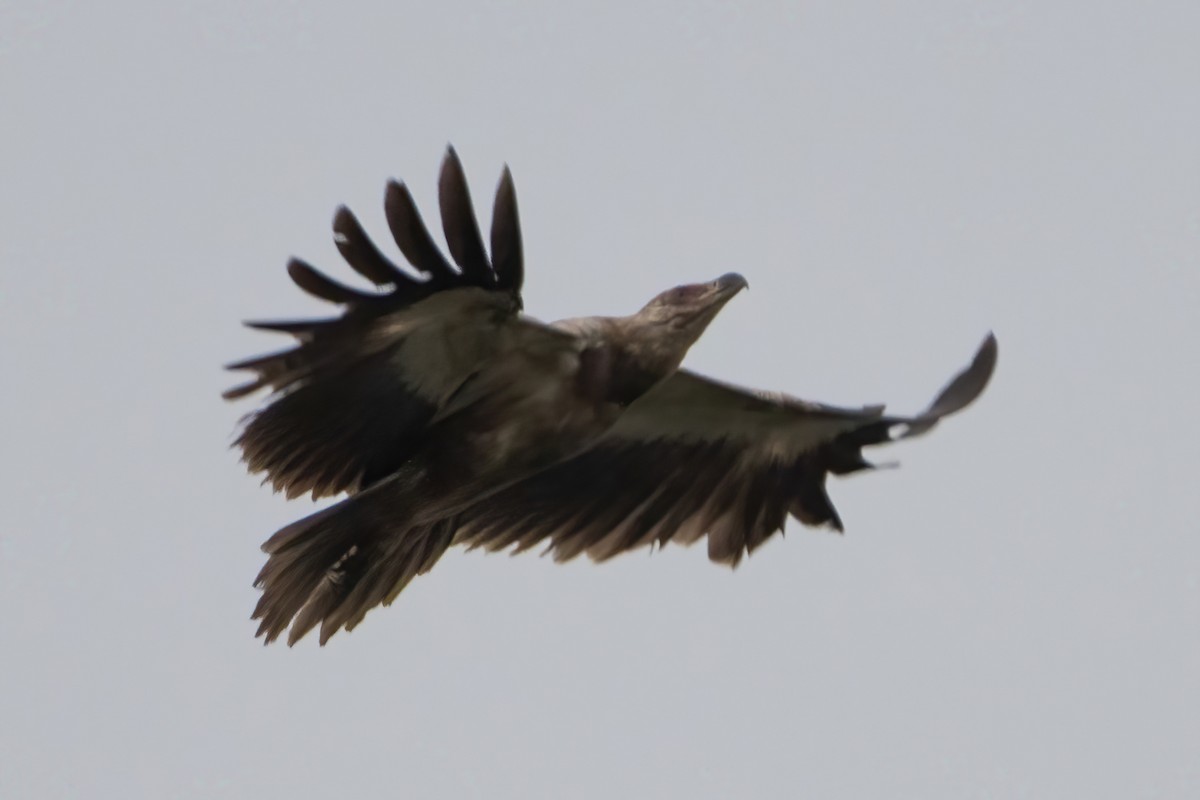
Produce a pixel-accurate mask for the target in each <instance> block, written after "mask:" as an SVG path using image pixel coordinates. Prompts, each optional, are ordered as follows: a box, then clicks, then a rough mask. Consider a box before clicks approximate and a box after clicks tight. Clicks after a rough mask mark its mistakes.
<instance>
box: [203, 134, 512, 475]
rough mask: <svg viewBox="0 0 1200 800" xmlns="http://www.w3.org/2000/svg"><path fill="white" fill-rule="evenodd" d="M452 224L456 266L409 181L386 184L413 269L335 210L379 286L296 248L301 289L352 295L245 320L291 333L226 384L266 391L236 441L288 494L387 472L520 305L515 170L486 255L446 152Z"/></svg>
mask: <svg viewBox="0 0 1200 800" xmlns="http://www.w3.org/2000/svg"><path fill="white" fill-rule="evenodd" d="M439 193H440V197H441V203H440V205H441V209H442V217H443V220H442V221H443V227H444V229H445V231H446V234H447V237H448V239H449V243H450V249H451V252H452V254H453V256H454V259H455V261H456V262H457V263H458V265H459V268H457V269H456V268H454V267H452V266H451V265H450V263H449V262H448V261H447V260H446V258H445V257H444V256H443V255H442V253H441V251H440V250H439V249H438V247H437V245H436V244H435V243H434V241H433V238H432V237H431V236H430V234H429V231H428V229H427V228H426V227H425V224H424V223H423V222H422V220H421V217H420V214H419V213H418V212H417V208H416V205H415V204H414V203H413V200H412V195H411V194H410V193H409V191H408V189H407V188H406V187H405V186H404V184H402V183H397V182H395V181H393V182H392V183H390V184H389V185H388V189H387V195H386V199H385V211H386V214H387V221H388V227H389V229H390V230H391V232H392V236H393V238H394V239H395V240H396V245H397V246H398V247H399V249H400V251H401V253H403V254H404V256H405V258H406V259H407V260H408V262H409V263H410V264H411V265H412V267H413V268H414V269H415V270H416V273H417V274H415V275H414V274H411V273H409V272H407V271H405V270H403V269H401V268H400V267H399V266H397V265H396V264H395V263H394V262H392V261H391V260H390V259H388V258H387V257H386V256H385V255H383V253H381V252H380V250H379V249H378V248H377V247H376V246H375V245H374V243H372V241H371V240H370V238H369V237H368V236H367V234H366V233H365V232H364V230H363V228H362V226H361V225H360V224H359V222H358V220H357V219H356V218H355V217H354V215H353V214H352V213H351V212H350V211H349V210H348V209H346V208H344V207H343V208H340V209H338V211H337V213H336V214H335V216H334V220H333V231H334V242H335V244H336V245H337V248H338V250H339V252H340V253H341V255H342V257H343V258H344V259H345V260H346V262H347V263H348V264H349V265H350V266H351V267H352V268H353V269H354V270H355V271H356V272H358V273H359V274H360V275H362V276H363V277H364V278H366V279H367V280H369V281H371V282H372V283H374V284H375V285H376V287H378V291H373V292H372V291H362V290H359V289H354V288H351V287H349V286H345V285H343V284H341V283H339V282H337V281H335V280H333V279H331V278H329V277H327V276H325V275H324V274H322V273H321V272H319V271H317V270H316V269H314V268H313V267H311V266H310V265H308V264H307V263H305V262H303V261H300V260H298V259H294V260H292V262H291V263H289V264H288V274H289V275H290V276H291V278H292V280H293V281H294V282H295V283H296V284H297V285H298V286H299V287H300V288H301V289H303V290H304V291H306V292H308V293H309V294H311V295H313V296H314V297H317V298H319V299H321V300H326V301H328V302H331V303H336V304H339V305H341V306H343V307H344V310H343V312H342V314H341V315H340V316H338V317H334V318H331V319H319V320H300V321H285V322H248V323H246V324H247V325H249V326H250V327H252V328H256V329H260V330H267V331H276V332H281V333H286V334H290V335H291V336H293V337H295V338H296V340H297V344H296V346H295V347H292V348H290V349H288V350H284V351H281V352H276V353H271V354H269V355H265V356H258V357H255V358H250V359H246V360H243V361H238V362H236V363H233V364H230V365H229V367H228V368H229V369H232V370H244V371H247V372H251V373H253V375H254V377H253V379H252V380H250V381H249V382H247V383H244V384H242V385H240V386H237V387H234V388H232V389H230V390H228V391H227V392H225V395H224V396H225V397H226V398H227V399H231V400H232V399H236V398H239V397H243V396H245V395H248V394H251V393H253V392H255V391H258V390H259V389H264V388H265V389H269V390H270V391H271V392H272V397H271V399H270V402H269V403H268V405H267V406H266V407H265V408H263V409H261V410H259V411H256V412H254V413H252V414H251V415H249V417H247V419H246V420H245V427H244V428H243V430H242V431H241V434H240V436H239V437H238V439H237V441H236V446H238V447H240V448H241V449H242V452H243V456H244V458H245V461H246V462H247V464H248V466H249V468H250V470H251V471H252V472H265V473H266V477H267V480H268V481H270V482H271V483H272V484H273V485H274V487H275V488H276V489H277V490H282V491H286V492H287V494H288V496H289V497H293V496H296V495H300V494H304V493H307V492H311V493H312V495H313V496H314V497H320V496H323V495H329V494H336V493H338V492H341V491H347V490H349V491H354V490H357V489H359V488H362V487H364V486H366V485H369V484H371V483H373V482H375V481H376V480H378V479H379V478H381V477H383V476H385V475H387V474H389V473H391V472H392V471H394V470H395V468H396V467H397V466H398V465H399V464H400V463H401V462H402V461H403V460H404V458H405V457H406V456H407V455H408V454H409V453H410V452H411V450H412V448H413V447H415V446H416V443H417V442H418V441H419V438H420V436H421V432H422V430H423V428H424V427H425V425H426V423H427V422H428V421H429V419H430V418H431V417H432V416H433V415H434V414H435V413H436V412H437V410H438V409H439V408H440V407H441V405H442V404H443V403H444V402H445V401H446V399H447V398H448V397H449V396H451V395H452V394H453V393H454V391H455V390H456V389H458V387H459V386H461V385H462V383H463V382H464V381H465V380H466V379H467V378H469V377H470V376H471V375H472V374H474V373H475V372H476V371H477V370H478V369H479V367H480V365H481V364H483V363H486V362H487V361H488V360H489V359H491V358H493V357H494V356H495V354H496V348H497V347H500V346H502V342H503V341H504V337H503V336H500V335H499V331H500V329H501V328H502V327H503V326H505V325H508V324H510V323H511V322H512V321H513V320H515V319H516V318H517V316H518V314H519V312H520V309H521V295H520V292H521V284H522V280H523V265H522V256H521V231H520V221H519V218H518V215H517V204H516V194H515V191H514V189H513V184H512V176H511V175H510V174H509V173H508V170H507V169H505V171H504V175H503V177H502V178H501V181H500V185H499V188H498V190H497V194H496V206H495V212H494V214H493V224H492V231H491V240H492V251H493V258H494V261H489V259H488V257H487V254H486V251H485V249H484V244H483V239H482V237H481V236H480V233H479V226H478V223H477V222H476V220H475V215H474V212H473V211H472V208H471V202H470V195H469V193H468V191H467V185H466V180H465V178H464V175H463V169H462V165H461V164H460V163H459V160H458V156H457V155H456V154H455V152H454V150H453V149H449V150H448V151H447V153H446V158H445V160H444V161H443V163H442V172H441V178H440V180H439Z"/></svg>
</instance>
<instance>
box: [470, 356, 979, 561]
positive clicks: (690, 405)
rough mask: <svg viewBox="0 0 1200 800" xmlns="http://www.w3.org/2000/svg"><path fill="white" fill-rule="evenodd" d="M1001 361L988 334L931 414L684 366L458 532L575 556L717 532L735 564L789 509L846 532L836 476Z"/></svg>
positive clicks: (716, 549)
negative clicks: (730, 380) (776, 388)
mask: <svg viewBox="0 0 1200 800" xmlns="http://www.w3.org/2000/svg"><path fill="white" fill-rule="evenodd" d="M995 364H996V340H995V338H993V337H992V336H991V335H989V336H988V337H987V339H986V340H984V342H983V344H982V346H981V347H980V348H979V351H978V352H977V353H976V355H975V358H974V360H973V362H972V363H971V365H970V366H969V367H967V368H966V369H965V370H964V371H962V372H961V373H960V374H959V375H957V376H956V377H955V378H954V379H953V380H952V381H951V382H950V383H949V384H948V385H947V386H946V387H945V389H943V390H942V392H941V393H940V394H939V395H938V396H937V398H936V399H935V400H934V401H933V403H931V404H930V406H929V408H927V409H926V410H925V411H924V412H922V413H920V414H918V415H916V416H913V417H896V416H888V415H885V414H884V409H883V407H882V406H874V407H867V408H862V409H839V408H833V407H830V406H824V405H820V404H815V403H807V402H804V401H801V400H797V399H794V398H790V397H787V396H784V395H779V394H766V393H755V392H750V391H746V390H743V389H739V388H737V387H733V386H729V385H725V384H721V383H717V382H714V381H711V380H709V379H707V378H704V377H701V376H699V375H695V374H693V373H690V372H687V371H680V372H677V373H676V374H675V375H674V376H673V377H671V378H668V379H667V380H666V381H664V382H663V383H661V384H660V385H659V386H657V387H656V388H654V389H652V390H651V391H650V392H649V393H647V394H646V395H645V396H643V397H642V398H641V399H640V400H638V401H636V402H635V403H633V404H632V405H631V406H630V407H629V409H628V410H627V411H626V412H625V414H624V415H623V416H622V417H621V419H620V420H619V421H618V422H617V424H616V425H615V426H614V427H613V429H612V430H611V431H610V432H609V433H608V434H606V435H605V436H604V437H603V439H602V440H601V441H600V442H599V443H598V444H597V445H596V446H595V447H593V448H591V449H589V450H588V451H587V452H585V453H583V454H581V455H579V456H576V457H575V458H573V459H570V460H568V461H566V462H563V463H562V464H559V465H557V466H555V467H553V468H551V469H549V470H546V471H544V472H541V473H538V474H537V475H535V476H533V477H531V478H529V479H526V480H525V481H522V482H520V483H518V484H516V485H514V486H512V487H510V488H508V489H506V490H504V491H502V492H501V493H499V494H498V495H495V496H493V497H491V498H489V499H488V500H487V501H486V502H484V503H480V504H479V505H478V506H476V507H474V508H472V509H471V510H470V511H468V512H467V513H466V514H465V515H464V517H463V519H462V520H461V522H460V528H459V533H458V535H457V541H459V542H462V543H465V544H467V545H468V546H471V547H485V548H487V549H490V550H500V549H505V548H508V547H513V548H514V550H515V551H517V552H519V551H522V550H525V549H527V548H530V547H533V546H534V545H536V544H538V543H540V542H542V541H548V544H549V547H548V550H549V551H550V552H552V553H553V554H554V557H555V559H556V560H559V561H563V560H567V559H570V558H573V557H575V556H577V555H579V554H580V553H583V552H586V553H587V554H588V555H589V556H591V557H592V558H594V559H596V560H604V559H607V558H610V557H612V556H613V555H616V554H617V553H620V552H623V551H625V550H629V549H633V548H636V547H641V546H643V545H648V544H653V543H658V544H659V545H663V544H665V543H667V542H669V541H676V542H681V543H689V544H690V543H691V542H694V541H696V540H697V539H699V538H700V537H702V536H704V535H705V534H707V535H708V553H709V557H710V558H711V559H712V560H713V561H716V562H720V563H725V564H729V565H731V566H734V565H736V564H737V563H738V561H739V560H740V559H741V557H742V555H743V554H744V553H750V552H753V551H754V550H755V549H756V548H757V547H759V546H760V545H761V544H762V543H763V542H765V541H766V540H767V539H768V538H770V537H771V536H772V535H773V534H774V533H775V532H776V531H782V529H783V526H784V522H785V520H786V519H787V517H788V516H789V515H791V516H793V517H795V518H797V519H798V520H800V521H801V522H802V523H804V524H806V525H829V526H831V527H833V528H835V529H836V530H839V531H840V530H841V529H842V523H841V519H840V518H839V517H838V514H837V511H836V510H835V509H834V507H833V504H832V503H831V502H830V500H829V496H828V495H827V494H826V491H825V480H826V476H828V475H830V474H833V475H844V474H847V473H851V472H855V471H857V470H862V469H869V468H871V467H872V465H871V464H870V463H869V462H867V461H866V460H865V459H864V458H863V454H862V449H863V448H864V447H867V446H870V445H878V444H883V443H886V442H891V441H896V440H898V439H904V438H907V437H910V436H917V435H920V434H922V433H925V432H927V431H928V430H930V429H931V428H933V427H934V426H935V425H936V424H937V423H938V422H939V421H940V420H941V419H942V418H944V417H946V416H948V415H950V414H953V413H955V412H957V411H959V410H961V409H962V408H964V407H966V406H967V405H968V404H969V403H971V402H972V401H973V400H974V399H975V398H976V397H978V396H979V394H980V393H981V392H982V391H983V389H984V387H985V386H986V385H987V382H988V380H989V378H990V377H991V374H992V371H993V369H994V367H995Z"/></svg>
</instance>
